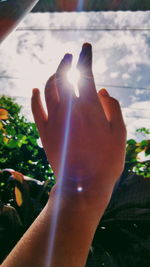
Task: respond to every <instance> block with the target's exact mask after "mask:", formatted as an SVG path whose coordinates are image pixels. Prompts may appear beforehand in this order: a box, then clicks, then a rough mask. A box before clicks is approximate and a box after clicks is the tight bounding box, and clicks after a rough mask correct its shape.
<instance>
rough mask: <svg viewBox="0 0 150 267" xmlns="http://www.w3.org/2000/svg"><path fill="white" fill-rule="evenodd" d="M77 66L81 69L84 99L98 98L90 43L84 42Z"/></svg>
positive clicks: (81, 95) (81, 86)
mask: <svg viewBox="0 0 150 267" xmlns="http://www.w3.org/2000/svg"><path fill="white" fill-rule="evenodd" d="M77 68H78V70H79V71H80V74H81V79H80V81H79V94H80V97H81V98H83V99H86V98H88V99H90V100H92V99H93V98H94V99H96V98H97V92H96V88H95V83H94V78H93V73H92V46H91V45H90V44H88V43H85V44H83V46H82V50H81V53H80V56H79V60H78V64H77Z"/></svg>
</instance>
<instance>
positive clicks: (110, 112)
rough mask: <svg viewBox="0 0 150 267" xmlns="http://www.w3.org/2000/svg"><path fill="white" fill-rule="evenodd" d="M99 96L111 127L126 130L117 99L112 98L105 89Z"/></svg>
mask: <svg viewBox="0 0 150 267" xmlns="http://www.w3.org/2000/svg"><path fill="white" fill-rule="evenodd" d="M98 96H99V99H100V101H101V104H102V106H103V110H104V112H105V115H106V118H107V120H108V121H109V122H110V124H111V126H112V127H113V128H115V129H118V130H119V129H120V130H121V129H123V128H124V130H125V126H124V120H123V116H122V112H121V108H120V105H119V102H118V101H117V100H116V99H114V98H112V97H110V95H109V94H108V92H107V91H106V89H104V88H103V89H101V90H100V91H99V92H98ZM120 127H122V128H120Z"/></svg>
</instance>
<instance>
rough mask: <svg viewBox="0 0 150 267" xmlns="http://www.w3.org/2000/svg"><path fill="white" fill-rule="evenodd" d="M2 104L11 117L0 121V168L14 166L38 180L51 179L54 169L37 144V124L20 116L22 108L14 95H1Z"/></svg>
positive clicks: (0, 101)
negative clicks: (11, 96)
mask: <svg viewBox="0 0 150 267" xmlns="http://www.w3.org/2000/svg"><path fill="white" fill-rule="evenodd" d="M0 107H1V108H3V109H6V110H7V111H8V114H9V118H7V119H6V120H1V121H0V123H1V125H0V169H5V168H11V169H15V170H17V171H18V172H21V173H23V174H25V175H27V176H30V177H35V178H36V179H38V180H47V179H50V178H51V177H52V176H53V171H52V169H51V168H50V166H49V164H48V161H47V159H46V155H45V152H44V150H43V148H41V147H40V146H39V145H38V140H39V134H38V131H37V129H36V126H35V124H34V123H31V122H28V121H27V119H26V118H25V117H24V116H23V115H21V113H20V112H21V107H20V106H19V105H18V104H17V103H16V102H15V100H14V99H12V98H9V97H5V96H2V97H1V98H0Z"/></svg>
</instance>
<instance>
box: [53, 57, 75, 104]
mask: <svg viewBox="0 0 150 267" xmlns="http://www.w3.org/2000/svg"><path fill="white" fill-rule="evenodd" d="M71 64H72V55H71V54H66V55H65V56H64V58H63V59H62V60H61V62H60V64H59V66H58V68H57V71H56V86H57V89H58V93H59V96H60V101H62V102H66V101H67V100H68V97H69V95H70V93H71V88H70V84H69V83H68V82H67V72H68V70H69V69H70V67H71Z"/></svg>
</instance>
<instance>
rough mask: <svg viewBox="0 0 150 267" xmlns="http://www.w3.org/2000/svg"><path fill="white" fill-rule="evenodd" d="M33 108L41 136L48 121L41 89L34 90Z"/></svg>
mask: <svg viewBox="0 0 150 267" xmlns="http://www.w3.org/2000/svg"><path fill="white" fill-rule="evenodd" d="M31 108H32V113H33V116H34V120H35V123H36V125H37V127H38V129H39V132H40V134H41V131H42V129H43V125H44V123H45V122H46V121H47V114H46V113H45V111H44V108H43V105H42V101H41V97H40V91H39V89H33V93H32V99H31Z"/></svg>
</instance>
